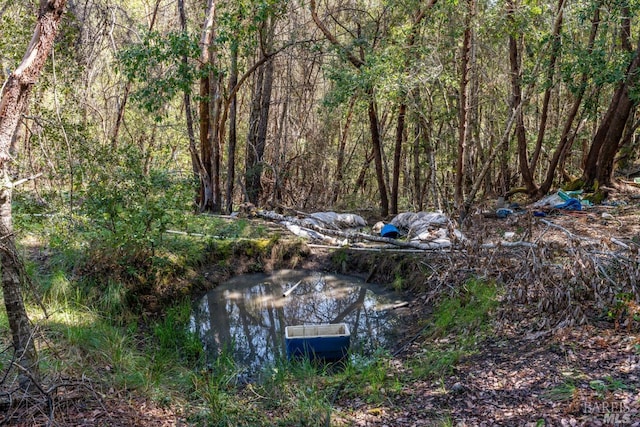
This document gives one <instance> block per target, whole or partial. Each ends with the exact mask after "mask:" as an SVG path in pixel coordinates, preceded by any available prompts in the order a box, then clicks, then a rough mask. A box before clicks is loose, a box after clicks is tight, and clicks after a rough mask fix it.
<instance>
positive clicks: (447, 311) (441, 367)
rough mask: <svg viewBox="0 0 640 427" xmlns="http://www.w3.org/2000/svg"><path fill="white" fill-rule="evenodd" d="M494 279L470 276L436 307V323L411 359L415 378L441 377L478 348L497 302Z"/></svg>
mask: <svg viewBox="0 0 640 427" xmlns="http://www.w3.org/2000/svg"><path fill="white" fill-rule="evenodd" d="M497 298H498V289H497V287H496V285H495V284H494V283H493V282H488V281H484V280H480V279H471V280H469V281H467V282H466V283H465V284H464V285H463V286H462V287H461V288H459V289H458V290H456V291H455V292H454V293H453V294H452V295H450V296H448V297H446V298H444V299H443V300H442V301H441V302H440V303H439V304H438V305H437V306H436V308H435V310H434V314H433V327H432V328H431V329H430V331H429V332H428V339H427V341H426V342H425V346H424V348H423V350H422V351H421V352H419V353H418V354H416V355H415V357H413V358H412V360H411V362H410V366H411V370H412V373H413V377H414V378H431V379H433V378H442V377H444V376H447V375H449V374H451V373H452V372H453V369H454V367H455V366H456V365H457V364H458V363H459V361H460V359H462V358H463V357H467V356H470V355H472V354H473V353H475V352H476V351H477V346H478V343H479V342H480V341H482V339H483V338H484V337H485V336H486V334H487V333H489V332H490V330H491V324H490V318H491V316H490V315H491V312H492V310H493V309H494V308H495V307H496V306H497V304H498V300H497Z"/></svg>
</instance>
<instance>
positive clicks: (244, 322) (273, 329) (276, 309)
mask: <svg viewBox="0 0 640 427" xmlns="http://www.w3.org/2000/svg"><path fill="white" fill-rule="evenodd" d="M296 285H297V286H296ZM294 287H295V288H294ZM285 295H286V296H285ZM402 305H405V302H404V301H403V300H402V298H401V297H400V296H399V295H398V294H396V293H394V292H392V291H389V290H387V289H385V288H384V287H382V286H379V285H373V284H368V283H364V281H363V280H362V279H359V278H356V277H350V276H342V275H334V274H324V273H317V272H309V271H300V270H282V271H278V272H275V273H273V274H270V275H267V274H251V275H242V276H238V277H235V278H233V279H231V280H229V281H228V282H226V283H224V284H221V285H220V286H218V287H216V288H215V289H213V290H212V291H210V292H209V293H207V294H206V295H205V296H204V297H203V298H202V299H200V300H199V301H197V302H196V305H195V307H194V311H193V315H192V317H191V327H192V330H193V331H194V332H196V333H197V334H198V336H199V337H200V339H201V340H202V342H203V344H204V347H205V351H206V352H207V354H208V355H209V356H210V357H215V356H216V355H218V354H219V352H220V351H221V350H222V349H225V348H227V349H230V351H231V352H232V353H233V356H234V358H235V360H236V362H237V363H238V364H239V365H240V366H241V367H243V368H244V369H245V370H246V372H245V374H247V375H249V376H251V375H252V374H255V373H258V372H259V371H260V369H261V368H262V367H263V366H266V365H268V364H271V363H272V362H274V361H276V360H278V359H279V358H281V357H286V353H285V342H284V328H285V326H288V325H303V324H307V325H309V324H321V323H339V322H344V323H347V324H348V325H349V328H350V330H351V349H352V351H353V352H356V353H360V354H370V353H371V352H373V351H374V350H375V349H377V348H380V347H384V348H392V347H395V346H396V344H397V341H398V340H399V339H400V338H398V332H397V330H398V329H404V328H401V327H399V325H400V323H401V322H400V320H401V317H400V316H401V313H402V312H403V311H404V310H402V309H398V307H401V306H402Z"/></svg>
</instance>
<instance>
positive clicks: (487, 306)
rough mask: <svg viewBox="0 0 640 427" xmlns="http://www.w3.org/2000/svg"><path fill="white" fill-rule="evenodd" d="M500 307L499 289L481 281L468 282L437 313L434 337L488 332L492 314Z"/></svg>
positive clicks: (435, 315)
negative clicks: (454, 333)
mask: <svg viewBox="0 0 640 427" xmlns="http://www.w3.org/2000/svg"><path fill="white" fill-rule="evenodd" d="M496 306H497V288H496V285H495V284H494V283H492V282H487V281H483V280H481V279H471V280H469V281H467V282H466V283H465V284H464V285H463V286H462V287H461V288H459V289H458V290H457V291H456V292H455V294H454V295H453V296H451V297H448V298H446V299H444V300H443V301H442V302H441V303H440V304H438V307H437V308H436V310H435V313H434V319H435V333H436V334H438V335H445V334H449V333H452V332H457V333H463V332H469V331H476V330H480V331H482V330H483V329H485V328H487V327H488V325H487V324H486V321H487V320H488V319H489V314H490V313H491V310H492V309H493V308H495V307H496Z"/></svg>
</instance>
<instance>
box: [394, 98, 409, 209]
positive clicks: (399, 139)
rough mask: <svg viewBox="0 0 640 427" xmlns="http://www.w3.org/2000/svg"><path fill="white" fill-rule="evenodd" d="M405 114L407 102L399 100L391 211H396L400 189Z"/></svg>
mask: <svg viewBox="0 0 640 427" xmlns="http://www.w3.org/2000/svg"><path fill="white" fill-rule="evenodd" d="M406 115H407V103H406V102H401V103H400V106H399V107H398V123H397V125H396V143H395V147H394V149H393V179H392V181H391V213H392V214H393V215H395V214H397V213H398V193H399V190H400V160H401V158H402V144H403V143H404V123H405V117H406Z"/></svg>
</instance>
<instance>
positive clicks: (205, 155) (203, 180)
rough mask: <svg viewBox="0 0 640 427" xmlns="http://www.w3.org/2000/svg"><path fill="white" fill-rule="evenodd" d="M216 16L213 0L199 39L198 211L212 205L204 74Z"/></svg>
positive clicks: (206, 78) (207, 85)
mask: <svg viewBox="0 0 640 427" xmlns="http://www.w3.org/2000/svg"><path fill="white" fill-rule="evenodd" d="M215 16H216V2H215V0H209V2H208V5H207V14H206V19H205V22H204V26H203V29H202V37H201V39H200V45H201V49H202V51H201V55H200V70H201V72H202V77H201V78H200V100H199V104H198V112H199V115H200V117H199V121H200V126H199V127H200V135H199V138H200V165H199V169H200V170H199V175H200V191H199V193H200V194H199V196H198V206H199V208H200V211H205V210H207V209H208V208H210V207H211V206H212V204H213V200H214V196H213V188H212V186H211V163H210V162H211V156H212V151H213V150H212V147H211V141H212V140H213V138H212V137H211V135H210V133H211V126H210V124H211V116H210V114H211V107H210V103H211V99H210V98H209V96H210V93H211V75H210V73H209V72H206V70H207V68H208V67H209V66H210V60H211V55H210V54H209V49H211V43H212V41H213V36H214V23H215Z"/></svg>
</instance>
